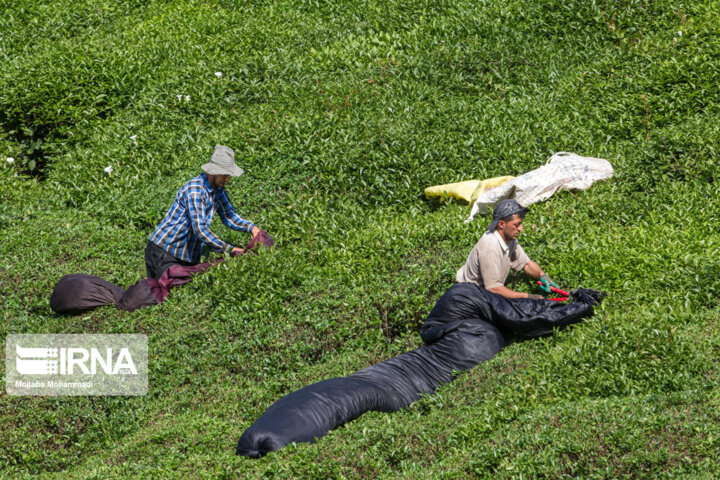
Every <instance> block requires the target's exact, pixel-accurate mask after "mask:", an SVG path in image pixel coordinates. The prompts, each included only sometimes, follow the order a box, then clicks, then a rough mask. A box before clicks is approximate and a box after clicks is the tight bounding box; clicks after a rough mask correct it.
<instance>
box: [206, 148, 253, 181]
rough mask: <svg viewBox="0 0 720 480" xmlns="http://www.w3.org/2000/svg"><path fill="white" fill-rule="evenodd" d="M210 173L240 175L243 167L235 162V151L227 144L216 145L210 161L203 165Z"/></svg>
mask: <svg viewBox="0 0 720 480" xmlns="http://www.w3.org/2000/svg"><path fill="white" fill-rule="evenodd" d="M201 168H202V169H203V170H204V171H205V172H206V173H208V174H209V175H230V176H231V177H239V176H240V175H242V174H243V169H242V168H240V167H238V166H237V165H236V164H235V152H233V150H232V148H230V147H226V146H225V145H215V151H214V152H213V154H212V157H211V158H210V162H209V163H206V164H205V165H203V166H202V167H201Z"/></svg>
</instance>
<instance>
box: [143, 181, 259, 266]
mask: <svg viewBox="0 0 720 480" xmlns="http://www.w3.org/2000/svg"><path fill="white" fill-rule="evenodd" d="M216 211H217V212H218V213H219V214H220V218H221V219H222V221H223V223H224V224H225V225H227V226H228V227H230V228H234V229H235V230H240V231H243V232H250V231H252V229H253V227H254V226H255V225H254V224H253V223H252V222H249V221H247V220H244V219H242V218H240V216H239V215H238V214H237V212H236V211H235V207H233V206H232V204H231V203H230V199H229V198H228V195H227V192H226V191H225V189H224V188H215V189H213V188H212V187H211V186H210V182H208V179H207V176H206V175H205V174H204V173H203V174H201V175H199V176H197V177H195V178H193V179H192V180H190V181H189V182H187V183H186V184H185V185H183V186H182V187H180V190H178V193H177V196H176V197H175V201H174V202H173V203H172V205H170V209H169V210H168V212H167V213H166V214H165V218H163V220H162V222H160V225H158V227H157V228H156V229H155V231H154V232H153V233H152V235H150V241H151V242H153V243H154V244H155V245H157V246H158V247H160V248H162V249H163V250H165V251H166V252H168V253H169V254H170V255H172V256H174V257H177V258H179V259H180V260H184V261H186V262H192V263H197V262H198V261H200V254H201V251H202V245H203V244H205V245H207V246H209V247H210V248H211V249H212V250H215V251H218V252H222V251H224V250H226V249H227V248H229V247H231V245H230V244H228V243H226V242H223V241H222V240H220V239H219V238H218V237H217V236H216V235H215V234H214V233H213V232H211V231H210V228H209V226H210V220H212V217H213V215H215V212H216Z"/></svg>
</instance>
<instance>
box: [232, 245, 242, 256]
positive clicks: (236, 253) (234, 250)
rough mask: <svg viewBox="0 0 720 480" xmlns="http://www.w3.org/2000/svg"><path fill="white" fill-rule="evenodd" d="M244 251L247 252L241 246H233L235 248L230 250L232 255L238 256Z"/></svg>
mask: <svg viewBox="0 0 720 480" xmlns="http://www.w3.org/2000/svg"><path fill="white" fill-rule="evenodd" d="M243 253H245V250H244V249H242V248H240V247H233V249H232V250H230V256H231V257H236V256H238V255H242V254H243Z"/></svg>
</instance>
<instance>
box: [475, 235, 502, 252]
mask: <svg viewBox="0 0 720 480" xmlns="http://www.w3.org/2000/svg"><path fill="white" fill-rule="evenodd" d="M475 247H476V248H478V249H483V250H485V249H488V248H493V249H497V248H499V247H500V244H499V243H498V241H497V238H495V235H494V234H492V233H484V234H483V235H482V236H481V237H480V239H479V240H478V241H477V243H476V244H475Z"/></svg>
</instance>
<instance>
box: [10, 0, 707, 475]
mask: <svg viewBox="0 0 720 480" xmlns="http://www.w3.org/2000/svg"><path fill="white" fill-rule="evenodd" d="M0 6H2V10H3V15H2V16H1V17H0V67H2V68H0V244H2V245H3V248H2V249H0V297H2V298H3V307H4V308H3V311H2V314H1V318H2V322H0V325H1V326H0V331H2V332H3V333H5V334H9V333H81V332H86V333H145V334H146V335H148V338H149V345H150V354H149V355H150V388H149V392H148V394H147V395H146V396H142V397H117V398H114V397H72V398H71V397H57V398H55V397H47V398H45V397H37V398H35V397H32V398H31V397H10V396H4V397H1V398H0V422H1V423H2V425H4V426H5V427H4V429H3V435H0V468H1V469H2V470H1V471H2V472H3V474H2V475H0V476H3V475H4V476H7V477H8V478H11V477H27V476H41V477H62V478H67V477H70V478H114V477H121V476H126V477H133V478H135V477H137V478H156V477H158V476H161V477H169V478H180V477H190V478H261V477H262V478H265V477H277V478H368V477H377V478H400V477H402V478H468V477H480V478H491V477H492V478H524V477H533V478H535V477H538V478H542V477H545V478H561V477H564V476H572V477H577V478H672V477H677V476H688V477H697V478H713V477H716V476H718V474H720V472H718V467H717V466H716V465H715V464H714V463H712V461H711V459H712V458H714V457H715V456H717V455H718V453H720V450H719V446H720V443H719V442H718V439H720V431H718V428H717V425H718V415H717V407H718V405H720V403H719V400H720V397H719V396H718V394H717V392H718V367H717V362H716V360H715V359H716V358H717V354H718V348H719V346H718V341H717V338H718V331H717V318H718V313H719V312H720V310H719V302H718V298H719V297H720V288H718V286H717V281H716V279H717V277H718V272H720V264H719V263H718V259H717V258H716V257H717V254H716V252H717V251H718V249H719V248H720V245H718V241H719V240H718V238H719V237H718V235H717V233H716V230H717V228H716V225H717V224H718V221H719V220H720V202H718V201H717V198H718V184H717V177H718V173H719V172H718V162H717V159H716V156H717V152H718V147H719V145H718V139H720V135H718V133H719V132H718V126H717V122H716V117H717V115H716V114H717V113H718V108H719V107H718V104H719V101H720V98H718V94H717V89H716V88H715V83H716V78H717V76H718V65H719V63H718V51H719V48H720V45H719V44H718V40H717V39H718V27H717V22H716V18H717V15H718V13H720V11H719V10H718V6H717V3H716V2H711V1H701V2H683V1H674V0H661V1H654V2H650V1H643V0H620V1H615V0H612V1H611V0H608V1H599V2H580V1H574V0H573V1H559V0H558V1H556V0H551V1H546V2H541V3H537V2H535V3H533V2H528V1H525V0H512V1H509V2H499V1H495V0H485V1H482V2H467V1H459V2H444V1H437V0H403V1H395V0H393V1H389V2H384V3H382V4H366V3H362V2H361V3H358V2H346V1H340V0H336V1H330V2H316V1H306V0H279V1H274V2H251V3H248V2H244V3H243V2H240V3H238V2H215V3H207V2H198V1H194V0H187V1H185V0H184V1H180V2H174V3H167V2H137V1H123V2H107V1H101V2H96V1H93V2H86V1H82V0H81V1H79V2H73V3H69V2H65V1H61V0H58V1H54V2H30V1H17V2H2V1H0ZM216 144H225V145H229V146H231V147H232V148H233V149H234V150H235V152H236V159H237V161H238V163H239V164H240V165H241V166H242V167H243V168H244V169H245V172H246V173H245V174H244V175H243V176H241V177H239V178H237V179H234V180H233V182H232V184H231V185H230V186H229V187H228V192H229V194H230V196H231V198H232V199H233V202H234V204H235V205H236V206H237V208H238V211H239V213H240V215H241V216H243V217H245V218H248V219H250V220H252V221H254V222H256V223H257V224H258V225H259V226H261V227H262V228H265V229H267V230H268V232H270V234H271V235H273V236H274V237H275V238H276V240H277V249H274V250H267V251H261V252H259V254H257V255H247V256H243V257H240V258H236V259H233V260H231V261H229V262H226V263H223V264H222V265H220V266H218V267H216V268H213V269H212V270H210V271H209V272H207V273H205V274H203V275H200V276H198V277H196V278H195V279H194V280H193V282H191V283H190V284H188V285H186V286H184V287H183V288H182V289H176V290H173V292H172V293H171V295H170V298H169V299H168V300H167V301H166V302H165V303H163V304H162V305H159V306H157V307H153V308H148V309H143V310H139V311H136V312H132V313H127V312H121V311H118V310H116V309H114V308H112V307H103V308H99V309H97V310H94V311H91V312H88V313H86V314H84V315H78V316H61V315H55V314H53V313H52V312H51V311H50V308H49V306H48V302H47V299H48V296H49V293H50V292H51V290H52V288H53V286H54V285H55V284H56V282H57V281H58V280H59V278H60V277H61V276H62V275H65V274H69V273H79V272H84V273H90V274H95V275H99V276H101V277H103V278H106V279H108V280H110V281H112V282H113V283H116V284H118V285H121V286H123V287H125V286H128V285H131V284H133V283H135V282H136V281H137V280H138V279H140V278H143V277H144V276H145V270H144V265H143V248H144V245H145V243H146V241H147V238H148V236H149V235H150V233H151V231H152V230H153V229H154V227H155V226H156V225H157V223H158V222H159V221H160V219H161V218H162V216H163V215H164V213H165V212H166V210H167V208H168V207H169V206H170V203H171V202H172V200H173V198H174V195H175V193H176V191H177V189H178V188H179V186H180V185H182V184H183V183H184V182H186V181H187V180H188V179H190V178H191V177H193V176H195V175H197V174H199V173H200V168H199V167H200V165H202V164H203V163H205V162H206V161H207V159H208V158H209V156H210V155H211V153H212V151H213V147H214V145H216ZM557 151H574V152H577V153H579V154H582V155H591V156H597V157H602V158H607V159H608V160H609V161H610V162H611V163H612V164H613V166H614V168H615V175H614V177H613V178H612V179H611V180H608V181H606V182H601V183H598V184H596V185H594V186H593V187H592V188H591V189H590V190H588V191H586V192H577V193H567V192H563V193H559V194H557V195H555V196H553V197H552V198H551V199H550V200H548V201H547V202H544V203H542V204H538V205H534V206H532V207H531V210H530V213H529V214H528V216H527V217H526V220H525V232H524V233H523V237H522V243H523V246H524V248H525V250H526V251H527V252H528V253H529V254H530V256H531V257H532V258H533V259H535V260H537V261H538V262H539V263H540V264H541V265H542V267H543V268H544V269H545V270H546V271H548V273H549V274H550V275H551V276H552V277H553V278H554V279H556V280H557V281H558V282H559V283H560V284H561V285H562V286H565V287H567V288H569V289H572V288H575V287H585V288H596V289H601V290H605V291H607V292H608V293H609V295H608V297H607V299H606V300H605V302H604V303H603V305H602V306H601V307H599V308H598V309H597V312H596V314H595V316H594V317H593V318H591V319H588V320H587V321H585V322H584V323H583V324H580V325H578V326H575V327H573V328H570V329H567V330H565V331H562V332H556V335H554V336H553V337H550V338H546V339H538V340H534V341H528V342H511V343H510V344H509V345H508V346H507V347H506V349H505V350H504V351H502V352H501V353H500V354H499V355H498V356H496V357H495V358H494V359H492V360H490V361H489V362H487V363H485V364H483V365H481V366H478V367H477V368H475V369H473V370H472V371H471V372H468V373H466V374H463V375H459V376H458V377H457V379H456V381H454V382H452V383H451V384H448V385H445V386H443V387H441V388H440V389H439V391H438V392H436V394H435V395H432V396H428V397H426V398H424V399H422V400H421V401H419V402H417V403H416V404H414V405H413V406H411V407H409V408H408V409H406V410H404V411H401V412H396V413H393V414H381V413H369V414H366V415H364V416H362V417H361V418H359V419H357V420H356V421H354V422H352V423H350V424H348V425H346V426H345V427H343V428H340V429H337V430H336V431H334V432H332V433H331V434H330V435H328V436H327V437H325V438H323V439H322V440H320V441H319V442H317V443H315V444H312V445H309V444H303V445H297V446H290V447H288V448H286V449H284V450H282V451H280V452H277V453H275V454H272V455H270V456H268V457H266V458H264V459H262V460H259V461H253V460H249V459H245V458H236V457H235V456H234V455H233V448H234V445H235V442H236V441H237V438H238V437H239V435H240V434H241V433H242V432H243V431H244V429H246V428H247V427H248V426H249V425H250V424H251V423H252V422H253V421H254V420H255V419H256V418H257V417H258V416H259V415H261V414H262V413H263V412H264V411H265V409H266V408H267V407H268V406H269V405H270V404H272V403H273V402H274V401H275V400H277V399H278V398H280V397H281V396H283V395H286V394H287V393H289V392H292V391H294V390H296V389H299V388H301V387H303V386H305V385H308V384H310V383H313V382H316V381H319V380H321V379H325V378H330V377H333V376H340V375H347V374H350V373H352V372H354V371H357V370H359V369H361V368H364V367H367V366H368V365H371V364H374V363H377V362H379V361H383V360H385V359H388V358H391V357H393V356H396V355H398V354H400V353H403V352H405V351H408V350H411V349H414V348H417V347H419V346H420V345H421V341H420V339H419V338H418V336H417V334H416V332H417V330H418V329H419V327H420V325H421V324H422V321H423V320H424V318H425V316H426V315H427V313H428V312H429V311H430V309H431V308H432V306H433V305H434V303H435V301H436V300H437V299H438V298H439V297H440V295H441V294H442V293H443V292H444V291H445V290H446V289H447V288H448V287H449V286H450V285H451V284H452V283H453V281H454V278H455V272H456V271H457V269H458V268H459V267H460V266H461V265H462V263H463V262H464V261H465V258H466V256H467V254H468V252H469V251H470V249H471V248H472V246H473V245H474V244H475V242H476V241H477V239H478V237H479V236H480V235H481V234H482V233H483V232H484V230H485V227H486V224H487V218H481V217H478V218H476V219H475V221H474V222H472V223H470V224H464V223H463V220H464V219H465V218H466V217H467V215H468V213H469V207H468V206H465V205H461V204H460V203H458V202H445V203H434V202H429V201H427V200H426V199H425V198H423V196H422V190H423V188H424V187H427V186H430V185H437V184H442V183H449V182H455V181H462V180H469V179H483V178H489V177H494V176H499V175H519V174H522V173H525V172H527V171H529V170H531V169H534V168H537V167H539V166H541V165H543V164H544V162H545V161H546V160H547V159H548V158H549V156H550V155H552V154H553V153H554V152H557ZM8 158H11V159H13V161H11V162H10V161H8ZM212 227H213V229H214V231H215V232H216V233H218V234H219V235H220V236H221V237H222V238H226V239H228V240H229V241H231V242H233V243H234V244H237V245H243V244H244V243H245V242H247V241H248V240H249V238H248V236H247V235H246V234H243V233H240V232H234V231H228V230H227V229H226V228H225V227H223V226H222V225H221V224H220V222H218V221H217V220H216V221H215V222H214V223H213V226H212ZM510 286H511V287H513V288H516V289H518V290H522V291H528V292H535V291H536V290H535V287H534V286H533V285H532V283H531V282H530V281H528V280H527V279H526V278H524V277H523V276H512V277H511V278H510ZM2 368H4V367H3V366H0V369H2Z"/></svg>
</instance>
